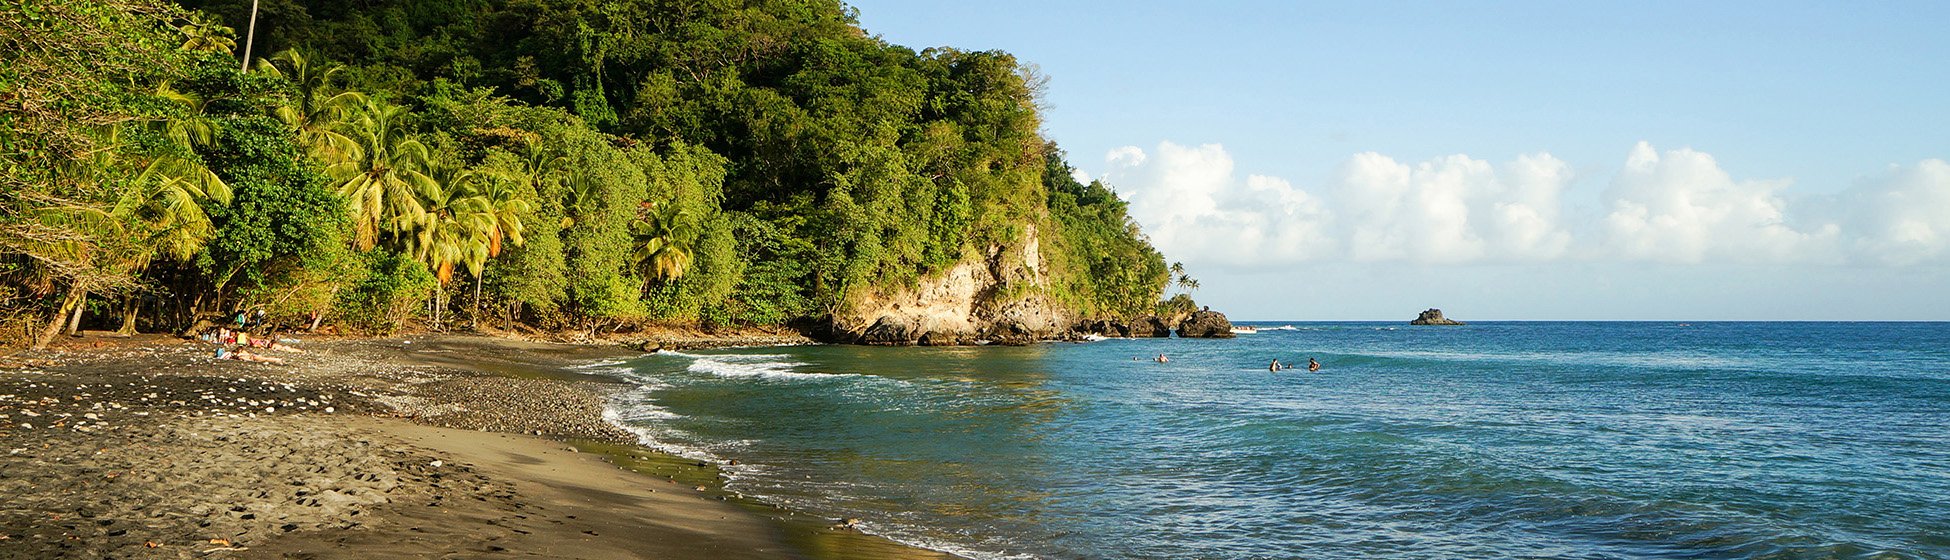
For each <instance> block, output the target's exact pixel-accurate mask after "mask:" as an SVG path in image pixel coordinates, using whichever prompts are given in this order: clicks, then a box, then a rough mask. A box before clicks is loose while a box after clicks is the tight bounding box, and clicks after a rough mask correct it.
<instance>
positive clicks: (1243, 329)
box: [1232, 325, 1259, 334]
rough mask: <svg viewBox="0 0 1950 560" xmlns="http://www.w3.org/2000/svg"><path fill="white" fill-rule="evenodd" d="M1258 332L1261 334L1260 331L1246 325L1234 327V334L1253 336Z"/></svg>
mask: <svg viewBox="0 0 1950 560" xmlns="http://www.w3.org/2000/svg"><path fill="white" fill-rule="evenodd" d="M1257 332H1259V329H1257V328H1253V327H1249V326H1245V325H1234V326H1233V327H1232V334H1253V333H1257Z"/></svg>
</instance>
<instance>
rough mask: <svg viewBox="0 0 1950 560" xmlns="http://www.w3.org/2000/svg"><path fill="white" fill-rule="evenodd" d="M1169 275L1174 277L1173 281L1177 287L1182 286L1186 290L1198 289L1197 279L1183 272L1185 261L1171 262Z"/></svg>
mask: <svg viewBox="0 0 1950 560" xmlns="http://www.w3.org/2000/svg"><path fill="white" fill-rule="evenodd" d="M1171 275H1172V276H1174V277H1176V279H1175V280H1174V283H1176V284H1178V287H1180V288H1184V289H1185V290H1187V291H1191V290H1197V289H1198V279H1197V278H1192V275H1190V274H1186V273H1185V263H1182V262H1174V263H1171Z"/></svg>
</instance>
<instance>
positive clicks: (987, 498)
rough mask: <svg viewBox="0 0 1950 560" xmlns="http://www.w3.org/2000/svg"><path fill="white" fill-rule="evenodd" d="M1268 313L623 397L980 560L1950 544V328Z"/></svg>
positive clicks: (651, 430)
mask: <svg viewBox="0 0 1950 560" xmlns="http://www.w3.org/2000/svg"><path fill="white" fill-rule="evenodd" d="M1247 324H1252V325H1256V326H1258V327H1260V329H1261V330H1260V331H1259V332H1258V333H1254V334H1242V335H1240V336H1239V337H1238V338H1234V339H1227V340H1200V339H1178V338H1171V339H1136V340H1123V339H1111V340H1104V341H1098V342H1088V343H1047V344H1039V345H1033V346H1026V347H951V348H877V347H857V346H799V347H774V348H748V349H727V350H714V351H692V352H686V353H680V352H666V353H663V354H659V355H652V356H647V357H644V358H641V359H637V360H633V361H631V362H628V363H626V364H621V365H619V366H617V367H616V371H615V373H616V374H617V375H619V376H622V377H625V378H627V379H629V380H631V381H633V382H634V383H636V384H637V385H636V386H637V389H636V390H633V391H629V392H627V393H624V394H620V395H617V396H616V397H614V399H613V401H612V403H611V406H612V407H613V411H614V413H615V416H616V417H617V419H618V420H619V421H620V422H622V423H624V424H626V425H628V426H629V427H631V428H632V429H633V430H635V431H637V432H638V433H639V434H641V435H642V436H643V437H644V439H645V443H646V444H647V445H650V446H653V447H657V448H660V449H663V450H666V451H670V452H674V453H678V454H681V455H686V456H690V457H697V458H709V459H712V460H721V461H724V460H734V459H735V460H736V461H738V465H736V466H729V467H726V470H727V472H728V473H729V476H730V482H729V484H728V486H727V489H729V490H734V491H737V492H740V493H743V494H746V495H749V496H753V497H756V498H758V499H762V500H765V501H768V502H772V503H779V504H784V505H786V506H789V507H790V508H792V509H796V510H800V511H805V512H811V513H815V514H818V515H824V516H829V517H834V518H842V517H846V518H858V519H860V520H861V523H860V526H861V528H862V529H863V530H864V531H867V532H869V533H873V534H877V535H882V536H885V537H888V538H891V539H894V540H897V541H900V542H904V543H908V544H913V545H917V546H921V547H926V548H931V549H935V550H941V551H946V552H951V553H954V554H958V555H962V556H966V557H969V558H976V559H999V558H1049V559H1095V558H1158V559H1179V558H1184V559H1191V558H1201V559H1202V558H1321V559H1341V558H1403V559H1426V558H1449V559H1461V558H1485V559H1488V558H1565V559H1571V558H1577V559H1615V558H1781V559H1786V558H1809V559H1813V558H1849V559H1858V558H1874V559H1885V558H1886V559H1907V558H1950V323H1691V324H1685V323H1675V322H1666V323H1609V322H1591V323H1585V322H1537V323H1518V322H1512V323H1479V324H1473V325H1470V326H1464V327H1411V326H1407V325H1404V324H1401V323H1301V322H1294V323H1287V322H1256V323H1247ZM1159 354H1164V355H1166V356H1168V357H1169V358H1170V361H1169V362H1167V363H1158V362H1155V361H1152V360H1151V358H1152V357H1154V356H1157V355H1159ZM1309 358H1312V359H1315V360H1318V361H1319V362H1320V363H1321V364H1322V366H1323V367H1322V368H1321V370H1320V371H1317V372H1309V371H1307V370H1306V369H1305V368H1304V365H1305V364H1306V362H1307V360H1308V359H1309ZM1274 359H1278V360H1280V361H1282V362H1288V363H1298V364H1301V365H1302V366H1303V367H1302V368H1299V369H1290V370H1282V371H1278V372H1273V371H1268V369H1267V365H1268V364H1269V363H1270V362H1271V361H1273V360H1274Z"/></svg>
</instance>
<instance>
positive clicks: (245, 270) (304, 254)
mask: <svg viewBox="0 0 1950 560" xmlns="http://www.w3.org/2000/svg"><path fill="white" fill-rule="evenodd" d="M216 145H217V146H218V148H217V149H216V150H213V151H212V152H211V153H210V155H209V160H210V161H211V167H212V168H213V169H215V170H217V172H218V173H219V174H220V175H223V176H224V177H226V178H227V179H228V180H229V182H230V185H231V190H232V192H233V196H232V200H231V203H230V204H229V205H228V206H221V207H213V208H211V209H210V215H211V219H212V222H213V223H215V224H216V226H217V227H216V231H217V235H216V237H215V238H214V239H213V240H212V241H211V243H210V247H209V251H208V252H207V253H206V258H205V259H204V260H203V263H202V264H203V267H204V270H206V271H208V272H210V273H212V274H215V275H217V276H228V275H229V274H230V273H231V272H233V271H235V272H238V273H240V275H241V278H240V279H241V280H243V281H245V282H247V283H249V284H253V285H258V284H263V283H264V282H266V281H267V280H269V278H268V277H267V274H270V273H274V272H284V273H290V272H292V271H293V269H297V268H300V267H299V266H298V265H300V264H301V263H304V262H306V261H307V260H308V259H318V258H323V259H327V260H330V259H331V257H330V256H328V255H326V254H328V253H334V252H342V251H343V250H344V248H345V236H344V232H345V228H346V227H347V225H348V224H347V222H346V220H345V211H344V208H345V204H344V202H343V201H342V200H341V199H340V198H339V197H338V196H337V195H335V194H333V193H332V192H331V191H329V190H327V188H326V181H325V178H324V176H322V175H320V174H319V173H318V171H317V169H316V168H315V167H313V166H311V165H309V164H308V161H307V160H306V159H305V153H306V152H305V148H303V147H301V146H299V145H298V144H297V143H296V142H295V141H294V138H292V136H291V135H290V133H289V132H288V131H287V130H286V129H285V128H284V127H283V126H282V125H281V124H280V123H278V122H277V121H276V120H273V119H271V118H269V117H265V116H252V117H238V118H233V119H227V120H225V121H224V122H223V124H222V126H221V128H220V132H219V135H218V142H217V143H216Z"/></svg>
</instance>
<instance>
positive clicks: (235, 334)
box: [204, 314, 305, 364]
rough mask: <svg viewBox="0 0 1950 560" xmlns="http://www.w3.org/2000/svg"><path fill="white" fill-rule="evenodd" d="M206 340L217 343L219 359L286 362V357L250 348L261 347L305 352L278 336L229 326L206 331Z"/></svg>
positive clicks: (295, 352) (273, 362)
mask: <svg viewBox="0 0 1950 560" xmlns="http://www.w3.org/2000/svg"><path fill="white" fill-rule="evenodd" d="M238 316H239V317H242V314H239V315H238ZM204 340H207V341H210V342H214V343H216V344H217V354H216V358H217V359H219V360H240V361H245V362H262V363H267V364H282V363H284V358H279V357H276V356H265V355H263V354H258V353H254V352H251V351H250V350H249V349H251V348H261V349H265V350H276V351H279V352H290V353H293V354H303V353H304V352H305V351H304V350H303V349H300V348H298V347H295V346H291V345H289V344H285V343H283V342H279V341H278V340H277V339H276V338H272V337H253V336H251V335H250V333H248V332H245V331H241V330H236V331H233V330H230V329H229V328H227V327H217V328H216V329H215V330H213V331H211V332H209V333H206V334H205V335H204ZM294 342H295V341H294ZM233 344H234V345H236V348H234V349H233V348H231V345H233Z"/></svg>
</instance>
